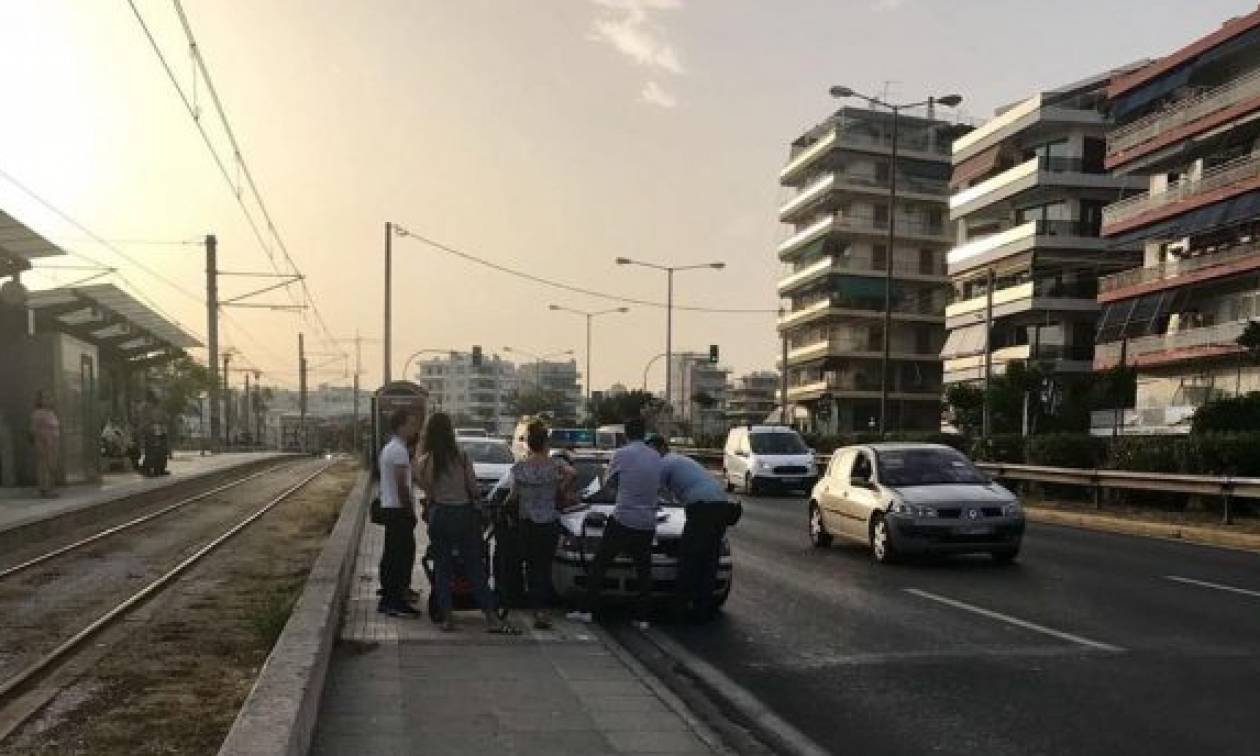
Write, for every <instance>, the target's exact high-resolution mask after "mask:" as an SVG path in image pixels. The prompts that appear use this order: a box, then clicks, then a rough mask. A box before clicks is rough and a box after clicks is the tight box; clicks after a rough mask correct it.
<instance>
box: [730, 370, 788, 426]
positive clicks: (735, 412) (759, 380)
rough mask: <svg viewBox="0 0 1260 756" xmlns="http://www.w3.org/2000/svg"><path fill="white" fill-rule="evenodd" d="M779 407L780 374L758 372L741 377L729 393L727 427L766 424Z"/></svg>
mask: <svg viewBox="0 0 1260 756" xmlns="http://www.w3.org/2000/svg"><path fill="white" fill-rule="evenodd" d="M778 405H779V374H778V373H772V372H770V371H757V372H754V373H747V374H745V375H741V376H740V377H739V378H738V379H736V381H735V385H734V386H732V387H731V389H730V391H729V392H727V398H726V423H727V425H755V424H757V423H764V422H765V421H766V418H767V417H768V416H769V415H770V413H772V412H774V410H775V408H776V407H777V406H778Z"/></svg>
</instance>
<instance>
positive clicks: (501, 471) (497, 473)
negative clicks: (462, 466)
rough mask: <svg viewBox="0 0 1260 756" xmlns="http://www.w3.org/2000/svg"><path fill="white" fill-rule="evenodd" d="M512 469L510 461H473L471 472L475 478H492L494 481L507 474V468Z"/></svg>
mask: <svg viewBox="0 0 1260 756" xmlns="http://www.w3.org/2000/svg"><path fill="white" fill-rule="evenodd" d="M511 469H512V463H511V462H506V463H500V462H474V463H473V472H474V473H475V474H476V476H477V480H493V481H495V482H496V483H497V482H498V481H499V480H500V479H501V478H503V476H504V475H507V472H508V470H511Z"/></svg>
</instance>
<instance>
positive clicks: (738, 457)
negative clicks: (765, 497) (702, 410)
mask: <svg viewBox="0 0 1260 756" xmlns="http://www.w3.org/2000/svg"><path fill="white" fill-rule="evenodd" d="M722 475H723V478H724V479H725V481H726V490H727V491H734V490H735V487H736V486H738V487H740V488H742V489H743V490H744V491H745V492H746V493H748V494H757V493H760V492H761V491H762V490H765V489H769V488H776V489H779V490H792V489H795V490H799V491H806V492H808V491H809V490H810V489H811V488H813V487H814V482H815V481H816V480H817V479H818V468H817V466H815V464H814V451H813V450H812V449H810V448H809V447H808V446H806V445H805V442H804V441H803V440H801V436H800V434H799V433H797V432H796V431H795V430H793V429H792V428H788V427H786V426H782V425H744V426H739V427H735V428H731V430H730V432H729V433H728V434H727V436H726V446H725V447H724V448H723V450H722Z"/></svg>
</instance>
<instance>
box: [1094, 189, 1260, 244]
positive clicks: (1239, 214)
mask: <svg viewBox="0 0 1260 756" xmlns="http://www.w3.org/2000/svg"><path fill="white" fill-rule="evenodd" d="M1255 220H1260V189H1254V190H1252V191H1250V192H1247V193H1246V194H1240V195H1238V196H1236V197H1231V198H1229V199H1227V200H1222V201H1220V202H1216V203H1214V204H1211V205H1208V206H1206V207H1201V208H1199V209H1197V210H1191V211H1190V212H1188V213H1182V214H1181V215H1178V216H1176V217H1174V218H1170V219H1168V220H1166V221H1162V222H1160V223H1152V224H1151V225H1149V226H1141V227H1139V228H1135V229H1133V230H1132V231H1129V232H1127V233H1123V234H1119V235H1117V236H1109V237H1107V243H1108V245H1109V246H1111V247H1123V246H1127V245H1130V244H1132V243H1133V242H1139V241H1142V240H1144V239H1150V238H1164V239H1172V238H1179V237H1182V236H1193V235H1194V234H1199V233H1203V232H1204V231H1211V230H1214V229H1218V228H1225V227H1227V226H1233V225H1236V224H1238V223H1248V222H1251V221H1255Z"/></svg>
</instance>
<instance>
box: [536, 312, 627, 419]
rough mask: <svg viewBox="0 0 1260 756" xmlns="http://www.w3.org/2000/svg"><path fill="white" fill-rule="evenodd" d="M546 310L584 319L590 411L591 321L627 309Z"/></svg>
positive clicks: (587, 403) (589, 406)
mask: <svg viewBox="0 0 1260 756" xmlns="http://www.w3.org/2000/svg"><path fill="white" fill-rule="evenodd" d="M547 309H548V310H552V311H554V312H570V313H573V314H574V315H581V316H583V317H585V318H586V411H587V412H588V413H589V412H590V411H591V321H592V320H594V319H595V318H598V317H599V316H600V315H611V314H613V313H614V312H623V313H624V312H630V308H629V307H614V308H612V309H610V310H599V311H597V312H587V311H585V310H575V309H573V308H572V307H563V306H561V305H555V304H553V305H547Z"/></svg>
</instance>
